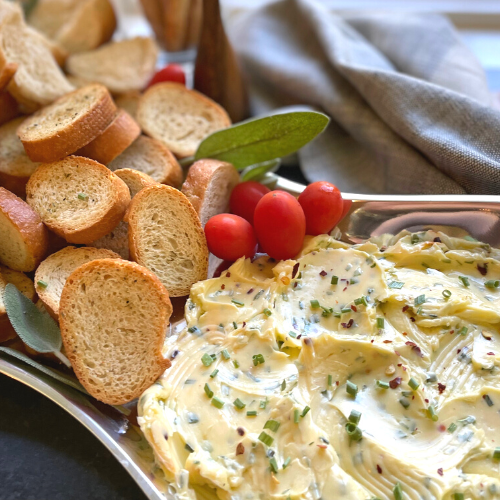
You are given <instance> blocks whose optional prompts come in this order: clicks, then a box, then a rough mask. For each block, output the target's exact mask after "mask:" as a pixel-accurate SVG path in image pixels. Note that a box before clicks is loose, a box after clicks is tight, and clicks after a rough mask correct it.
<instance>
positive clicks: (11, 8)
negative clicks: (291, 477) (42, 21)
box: [0, 0, 73, 112]
mask: <svg viewBox="0 0 500 500" xmlns="http://www.w3.org/2000/svg"><path fill="white" fill-rule="evenodd" d="M0 20H1V23H0V73H3V72H4V71H5V68H6V67H8V66H10V65H16V66H17V70H16V72H15V74H14V75H13V76H12V78H11V79H10V81H9V84H8V85H7V90H8V91H9V92H10V93H11V94H12V96H13V97H14V98H15V99H16V101H17V102H18V103H20V105H22V106H23V107H24V111H26V112H33V111H35V110H36V109H38V108H39V107H40V106H44V105H46V104H49V103H51V102H53V101H54V100H55V99H57V98H58V97H60V96H62V95H64V94H66V93H67V92H71V91H72V90H73V87H72V86H71V85H70V83H69V82H68V80H67V79H66V77H65V76H64V74H63V72H62V71H61V68H60V67H59V65H58V64H57V61H56V60H55V59H54V56H53V55H52V53H51V50H50V49H49V47H48V46H47V45H46V44H45V43H41V41H40V36H38V34H37V33H36V32H34V31H33V30H30V29H28V27H27V26H26V24H25V23H24V19H23V15H22V12H21V9H20V7H19V6H18V5H16V4H15V3H14V2H7V1H4V0H1V1H0Z"/></svg>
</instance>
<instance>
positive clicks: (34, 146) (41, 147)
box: [17, 84, 116, 163]
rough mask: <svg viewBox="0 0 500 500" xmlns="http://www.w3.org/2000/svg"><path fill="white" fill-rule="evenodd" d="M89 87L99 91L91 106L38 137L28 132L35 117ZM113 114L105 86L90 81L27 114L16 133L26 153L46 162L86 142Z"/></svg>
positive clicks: (100, 132)
mask: <svg viewBox="0 0 500 500" xmlns="http://www.w3.org/2000/svg"><path fill="white" fill-rule="evenodd" d="M91 91H98V92H99V93H100V96H99V98H98V99H97V101H96V102H95V104H94V106H93V107H92V108H91V109H89V110H88V112H87V113H85V114H83V115H82V116H80V117H79V118H78V119H76V120H74V121H73V122H72V123H71V124H68V125H67V126H66V128H64V129H63V130H59V131H54V132H53V133H52V134H50V135H46V136H45V137H42V138H38V139H37V138H35V137H33V136H32V134H30V127H36V125H37V121H38V119H39V118H40V117H41V116H43V115H44V114H45V113H47V112H49V111H52V110H55V109H57V108H58V107H62V106H64V105H65V104H66V103H68V102H69V100H70V99H71V98H72V97H73V96H75V95H78V94H82V95H83V94H85V93H88V92H91ZM115 114H116V106H115V104H114V102H113V99H112V97H111V95H110V93H109V92H108V90H107V89H106V87H104V86H103V85H100V84H90V85H87V86H85V87H82V88H80V89H76V90H74V91H73V92H70V93H69V94H66V95H64V96H62V97H60V98H59V99H57V100H56V101H55V102H54V103H52V104H50V105H49V106H47V107H45V108H42V109H41V110H39V111H38V112H36V113H35V114H34V115H33V116H31V117H29V118H27V119H26V120H25V121H24V122H23V123H22V124H21V125H20V127H19V129H18V131H17V133H18V136H19V138H20V139H21V141H22V143H23V146H24V149H25V151H26V154H27V155H28V156H29V158H30V159H31V160H32V161H39V162H45V163H48V162H53V161H57V160H60V159H62V158H64V157H65V156H68V155H70V154H72V153H74V152H75V151H77V150H78V149H80V148H82V147H83V146H86V145H87V144H88V143H89V142H90V141H92V140H94V139H95V138H96V137H97V136H98V135H99V134H102V132H104V130H105V129H106V127H107V126H108V125H109V123H110V122H111V121H112V120H113V117H114V116H115Z"/></svg>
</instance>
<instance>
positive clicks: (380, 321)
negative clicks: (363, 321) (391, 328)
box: [377, 318, 385, 328]
mask: <svg viewBox="0 0 500 500" xmlns="http://www.w3.org/2000/svg"><path fill="white" fill-rule="evenodd" d="M384 324H385V319H384V318H377V328H384Z"/></svg>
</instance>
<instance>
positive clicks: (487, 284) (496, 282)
mask: <svg viewBox="0 0 500 500" xmlns="http://www.w3.org/2000/svg"><path fill="white" fill-rule="evenodd" d="M484 286H485V287H488V288H498V287H499V286H500V281H499V280H488V281H486V282H485V283H484Z"/></svg>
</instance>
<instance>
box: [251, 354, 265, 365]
mask: <svg viewBox="0 0 500 500" xmlns="http://www.w3.org/2000/svg"><path fill="white" fill-rule="evenodd" d="M252 359H253V364H254V366H257V365H261V364H262V363H265V362H266V360H265V359H264V356H262V354H254V355H253V356H252Z"/></svg>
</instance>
